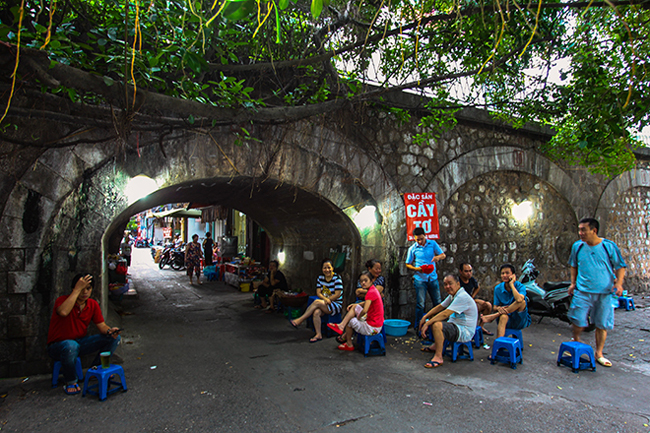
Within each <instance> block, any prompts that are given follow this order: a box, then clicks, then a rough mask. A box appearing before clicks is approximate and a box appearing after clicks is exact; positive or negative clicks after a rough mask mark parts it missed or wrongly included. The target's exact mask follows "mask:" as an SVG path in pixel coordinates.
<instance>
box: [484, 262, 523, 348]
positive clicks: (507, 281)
mask: <svg viewBox="0 0 650 433" xmlns="http://www.w3.org/2000/svg"><path fill="white" fill-rule="evenodd" d="M499 271H500V273H501V281H502V283H500V284H497V286H496V287H495V288H494V310H496V312H495V313H493V314H488V315H485V316H481V326H483V323H490V322H492V321H494V320H495V319H498V322H497V338H499V337H503V336H505V334H506V328H508V329H524V328H527V327H528V325H530V315H529V314H528V305H527V303H526V286H524V285H523V284H521V283H520V282H519V281H517V275H515V267H514V266H512V265H511V264H509V263H506V264H505V265H501V268H500V269H499Z"/></svg>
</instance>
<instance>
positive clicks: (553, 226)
mask: <svg viewBox="0 0 650 433" xmlns="http://www.w3.org/2000/svg"><path fill="white" fill-rule="evenodd" d="M363 118H364V121H363V122H360V123H359V124H354V125H350V124H344V123H337V122H334V121H332V119H330V118H325V117H323V118H318V119H315V120H311V121H301V122H298V123H295V124H291V125H280V126H269V127H263V128H255V129H253V131H252V136H253V137H254V140H248V141H245V142H244V143H243V144H242V143H239V142H238V141H237V139H236V137H235V136H234V134H233V133H232V132H231V131H230V130H229V129H226V128H223V129H218V128H217V129H212V130H211V131H210V132H206V133H204V134H198V133H178V134H175V135H174V134H172V135H170V137H168V138H167V140H166V141H165V143H164V147H163V146H158V145H147V146H142V147H137V149H136V148H134V149H133V150H128V151H118V152H116V148H115V147H113V146H112V145H109V146H107V145H106V144H93V143H92V141H91V140H88V142H80V143H78V144H76V145H75V146H73V147H67V148H61V149H48V150H38V149H32V148H25V149H16V148H15V147H13V145H12V144H11V143H2V146H3V147H4V148H5V149H9V148H11V149H13V150H14V152H13V153H11V154H8V153H6V154H5V155H6V156H5V157H4V158H3V165H2V177H3V182H2V189H1V190H0V205H1V206H2V213H1V215H2V223H1V224H0V230H1V231H2V235H1V236H0V375H1V376H2V377H7V376H15V375H23V374H33V373H34V372H42V371H45V370H46V369H47V367H48V359H47V355H46V352H45V339H46V336H47V326H48V323H49V316H50V314H51V310H52V306H53V303H54V300H55V299H56V297H57V296H59V295H61V294H63V293H66V292H67V291H68V287H69V286H68V284H69V280H70V278H71V276H72V275H73V274H75V273H77V272H80V271H82V270H88V271H90V272H92V273H94V274H95V275H98V276H99V278H98V279H99V280H101V289H100V290H98V291H97V292H99V296H98V297H100V298H101V300H102V301H103V305H104V308H105V306H106V305H107V299H106V293H107V282H106V278H105V269H104V266H103V265H102V264H103V263H105V259H106V255H107V254H108V253H110V252H115V251H116V248H117V244H118V242H119V237H120V234H121V231H122V229H123V227H124V224H125V223H126V221H128V219H129V218H130V216H131V215H133V214H135V213H137V212H140V211H142V210H145V209H148V208H151V207H153V206H156V205H159V204H165V203H171V202H186V201H196V202H206V201H207V202H211V203H218V204H221V205H223V206H226V207H231V208H234V209H237V210H240V211H241V212H244V213H246V214H247V215H248V216H249V217H251V218H253V219H254V220H255V221H257V222H258V223H259V224H260V225H261V226H262V227H263V228H264V229H265V230H266V231H267V233H268V234H269V236H270V238H271V240H272V245H273V246H272V254H276V253H277V252H279V251H283V252H284V253H285V257H286V259H285V263H284V265H283V269H284V271H285V274H286V275H287V277H288V278H289V280H290V282H291V284H292V286H293V287H300V288H302V289H304V290H305V291H312V290H313V288H312V286H313V279H314V277H315V276H316V275H317V273H318V272H319V268H320V258H322V257H326V256H328V255H329V251H330V249H331V248H336V247H338V246H341V245H348V246H350V250H351V256H350V257H349V260H348V261H347V265H346V269H345V272H344V274H343V278H344V281H345V284H346V290H348V291H350V290H351V289H352V286H353V283H354V280H356V275H357V274H358V273H359V271H360V270H361V263H363V261H365V260H366V259H368V258H371V257H376V258H379V259H380V260H382V261H383V262H384V273H385V276H386V277H387V278H388V293H387V301H386V304H387V315H390V316H392V317H402V318H410V316H411V315H412V311H413V303H414V294H413V291H412V290H411V283H410V277H409V275H408V272H407V270H406V269H405V266H404V265H403V258H404V253H405V250H406V248H407V246H408V245H407V242H406V233H405V228H404V227H405V216H404V203H403V199H402V194H404V193H407V192H420V191H426V192H435V193H437V199H438V207H439V216H440V223H441V236H440V244H441V246H443V248H444V249H445V250H446V253H447V255H448V259H447V260H445V262H443V263H442V264H441V266H440V270H439V274H441V273H444V272H452V271H454V270H455V268H456V265H457V263H458V262H459V261H470V262H472V263H473V264H474V266H475V268H476V270H477V274H478V275H477V277H478V278H479V279H480V280H481V282H482V285H483V287H486V288H487V287H492V286H493V285H494V284H495V283H496V282H497V280H496V271H497V269H498V266H499V265H500V264H501V263H503V262H506V261H510V262H513V263H514V264H515V265H517V266H520V265H521V264H522V263H523V261H524V260H525V259H526V258H530V257H534V258H535V259H536V263H537V265H538V267H539V268H540V270H541V271H542V273H543V275H544V274H545V275H546V277H547V278H545V279H552V278H566V275H567V274H566V264H565V263H566V260H567V255H568V248H569V247H570V245H571V242H573V241H574V240H575V239H576V238H577V237H576V235H575V232H576V225H577V221H578V219H579V218H580V217H582V216H597V217H598V218H599V219H600V220H601V221H602V223H603V232H602V234H604V235H606V236H608V237H610V238H612V239H614V240H616V241H617V242H619V243H621V244H623V245H625V246H627V245H628V243H629V242H632V241H634V242H635V243H634V245H632V247H633V248H636V249H637V251H638V250H639V249H640V250H641V253H636V256H635V258H634V259H630V260H631V261H632V262H633V264H634V269H631V271H632V272H630V274H631V278H630V279H629V280H628V281H631V282H633V283H634V284H635V287H637V288H639V289H640V288H643V289H645V283H646V277H645V271H644V266H645V264H646V263H645V261H647V251H648V248H649V247H648V245H647V243H646V242H645V240H646V239H647V238H648V235H647V234H646V237H645V238H643V242H642V243H641V242H637V240H636V238H635V234H636V233H637V232H638V230H640V228H641V227H643V230H644V231H647V230H646V226H647V223H648V219H650V218H649V215H648V210H647V209H648V208H649V206H650V204H649V202H650V200H648V199H649V198H650V194H649V193H648V191H650V189H648V187H649V186H650V177H649V175H648V171H647V170H645V169H642V168H639V169H638V170H636V171H635V172H633V173H626V174H624V175H622V176H620V177H618V178H617V179H614V180H612V181H610V180H608V179H604V178H602V177H598V176H593V175H590V174H588V173H587V172H586V171H585V170H583V169H576V168H575V167H565V166H560V165H558V164H555V163H553V162H551V161H550V160H549V159H547V158H546V157H544V156H543V155H541V154H540V153H539V152H538V151H537V150H536V149H537V148H538V146H539V144H540V143H541V142H543V141H544V140H547V139H548V137H549V135H548V132H547V131H544V130H541V129H539V128H535V127H529V128H523V129H521V130H511V129H508V128H506V127H504V126H502V125H497V124H495V123H493V122H492V121H490V120H489V119H488V118H487V117H486V116H485V114H484V113H481V112H476V111H470V112H465V113H463V114H462V115H461V116H459V119H458V120H459V123H458V125H457V127H456V128H455V129H454V130H452V131H449V132H446V133H444V134H443V135H442V137H441V138H440V139H438V140H435V141H432V142H431V143H430V144H429V146H419V145H417V144H414V143H412V141H411V137H412V136H413V134H414V133H415V132H416V131H417V126H416V125H417V122H415V121H414V122H413V123H412V124H408V125H401V124H399V123H398V122H396V121H395V119H393V118H392V117H391V115H389V114H387V113H385V112H383V111H380V110H378V111H373V109H368V112H367V113H364V116H363ZM50 126H51V125H50ZM42 127H43V128H47V127H48V125H42ZM133 139H134V140H135V139H136V138H133ZM137 139H138V140H139V139H140V137H137ZM161 147H162V148H161ZM139 174H145V175H147V176H149V177H151V178H154V179H156V180H157V182H158V184H159V185H160V189H159V190H158V191H156V192H154V193H153V194H151V195H149V196H148V197H146V198H144V199H141V200H139V201H138V202H136V203H133V204H130V205H129V204H128V203H127V200H126V197H125V196H124V187H125V185H126V183H127V182H128V180H129V179H130V178H132V177H134V176H136V175H139ZM524 199H528V200H531V201H532V202H533V203H534V209H535V214H534V215H533V217H532V218H531V219H530V221H528V222H526V223H524V224H522V223H518V222H516V221H514V219H513V218H512V216H511V214H510V207H511V206H512V204H513V203H518V202H520V201H521V200H524ZM369 205H372V206H375V207H376V209H377V212H376V214H377V224H376V226H375V227H374V228H373V229H371V230H366V231H359V229H358V228H357V227H356V225H355V224H354V222H353V217H354V215H355V214H356V212H357V211H359V210H360V209H361V208H363V207H364V206H369ZM617 212H619V213H618V214H617ZM621 212H623V213H624V215H621V214H620V213H621ZM628 212H631V213H634V216H633V218H628V219H627V222H628V223H627V225H625V224H624V223H622V222H621V221H623V219H624V217H626V216H629V215H627V213H628ZM614 226H615V227H616V228H617V229H616V231H612V230H611V229H610V228H611V227H614ZM624 254H625V251H624ZM629 289H632V287H630V288H629ZM633 290H634V289H633ZM96 295H97V294H96ZM484 295H485V296H490V292H489V291H487V292H486V293H484Z"/></svg>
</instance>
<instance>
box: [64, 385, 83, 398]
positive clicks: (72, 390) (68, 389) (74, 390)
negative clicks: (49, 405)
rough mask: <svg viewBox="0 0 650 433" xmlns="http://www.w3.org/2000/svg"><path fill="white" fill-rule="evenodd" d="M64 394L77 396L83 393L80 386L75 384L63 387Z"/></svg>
mask: <svg viewBox="0 0 650 433" xmlns="http://www.w3.org/2000/svg"><path fill="white" fill-rule="evenodd" d="M63 392H65V393H66V394H68V395H75V394H79V393H80V392H81V388H79V384H78V383H75V384H73V385H66V386H64V387H63Z"/></svg>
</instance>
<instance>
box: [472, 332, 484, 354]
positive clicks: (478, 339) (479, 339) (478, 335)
mask: <svg viewBox="0 0 650 433" xmlns="http://www.w3.org/2000/svg"><path fill="white" fill-rule="evenodd" d="M472 341H474V347H476V348H477V349H478V348H479V347H481V346H483V344H484V341H483V328H481V327H480V326H477V327H476V332H475V333H474V338H472Z"/></svg>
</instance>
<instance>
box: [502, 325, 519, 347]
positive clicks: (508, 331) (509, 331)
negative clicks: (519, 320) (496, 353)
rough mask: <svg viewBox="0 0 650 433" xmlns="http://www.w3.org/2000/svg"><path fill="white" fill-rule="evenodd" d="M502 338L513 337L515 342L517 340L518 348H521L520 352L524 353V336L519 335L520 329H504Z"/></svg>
mask: <svg viewBox="0 0 650 433" xmlns="http://www.w3.org/2000/svg"><path fill="white" fill-rule="evenodd" d="M504 337H515V338H516V339H517V340H519V347H521V351H522V352H523V351H524V335H523V334H522V333H521V329H510V328H506V333H505V335H504Z"/></svg>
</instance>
